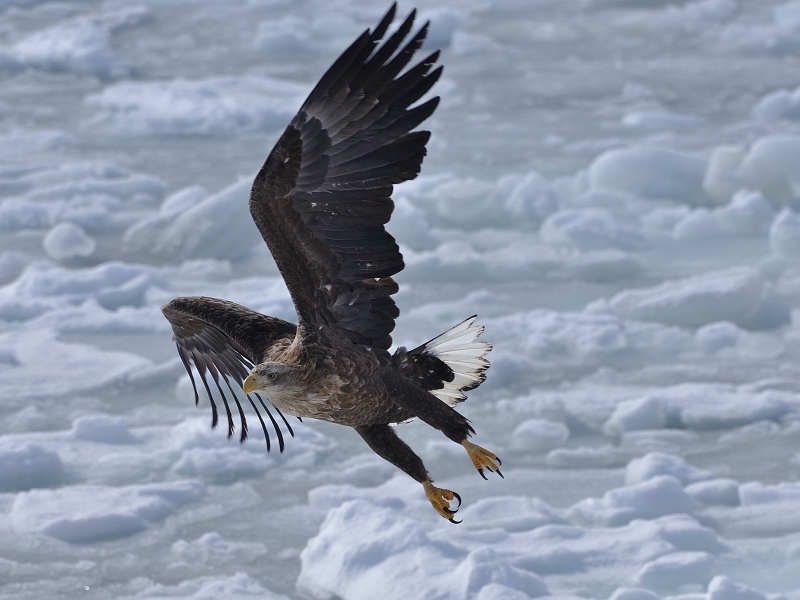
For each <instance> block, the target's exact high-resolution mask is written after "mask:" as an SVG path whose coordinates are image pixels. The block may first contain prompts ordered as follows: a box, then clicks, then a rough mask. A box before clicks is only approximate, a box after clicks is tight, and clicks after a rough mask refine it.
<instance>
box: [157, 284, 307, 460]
mask: <svg viewBox="0 0 800 600" xmlns="http://www.w3.org/2000/svg"><path fill="white" fill-rule="evenodd" d="M161 312H163V313H164V316H165V317H167V320H169V322H170V325H172V338H173V339H174V340H175V344H176V345H177V346H178V355H179V356H180V358H181V361H182V362H183V366H184V367H186V371H187V372H188V373H189V378H190V379H191V381H192V387H193V388H194V400H195V404H196V403H197V402H198V400H199V396H198V393H197V382H196V380H195V378H194V375H193V374H192V368H191V365H192V364H194V367H195V369H197V373H198V375H199V376H200V381H202V383H203V386H204V387H205V389H206V393H207V394H208V400H209V402H210V403H211V415H212V416H211V426H212V427H216V426H217V422H218V420H219V415H218V413H217V405H216V403H215V402H214V398H213V395H212V393H211V387H210V385H209V382H208V375H210V376H211V379H212V381H213V382H214V385H215V386H216V388H217V391H218V392H219V395H220V397H221V398H222V402H223V404H224V406H225V412H226V415H227V417H228V437H231V435H233V414H232V413H231V409H230V405H229V404H228V399H227V397H226V396H225V392H224V391H223V389H222V385H223V384H224V385H225V386H226V387H227V388H228V391H229V392H230V395H231V397H232V398H233V400H234V402H235V403H236V408H237V409H238V412H239V418H240V422H241V428H240V435H239V439H240V441H242V442H243V441H244V440H245V438H246V437H247V419H246V418H245V416H244V411H243V410H242V406H241V404H240V403H239V399H238V398H237V396H236V392H235V391H234V389H233V388H232V387H231V380H232V381H234V382H236V383H237V384H238V389H241V387H242V382H243V381H244V378H245V377H247V375H248V373H249V372H250V369H251V368H252V367H253V365H255V364H258V363H259V362H261V360H262V357H263V355H264V353H265V351H266V350H267V349H268V348H269V347H270V346H272V345H273V344H274V343H276V342H278V341H279V340H281V339H284V338H288V339H292V338H294V335H295V332H296V329H297V328H296V327H295V326H294V325H293V324H291V323H288V322H286V321H284V320H282V319H277V318H275V317H268V316H266V315H262V314H260V313H257V312H255V311H253V310H250V309H249V308H245V307H244V306H241V305H239V304H236V303H234V302H229V301H227V300H219V299H217V298H205V297H202V296H195V297H190V298H175V299H174V300H170V301H169V302H167V303H166V304H165V305H164V306H162V307H161ZM256 397H257V398H258V400H259V402H260V403H261V406H262V408H263V409H264V410H265V411H266V413H267V415H268V416H269V418H270V420H271V421H272V425H273V426H274V427H275V433H276V434H277V436H278V443H279V446H280V450H281V452H283V447H284V442H283V434H282V433H281V430H280V427H278V423H277V422H276V421H275V419H274V417H273V416H272V413H271V412H270V411H269V409H268V408H267V406H266V404H264V401H263V400H262V399H261V397H260V396H258V395H257V394H256ZM247 399H248V400H249V401H250V404H251V405H252V406H253V410H255V412H256V415H258V419H259V421H260V422H261V427H262V429H263V430H264V438H265V440H266V442H267V450H269V449H270V438H269V433H268V432H267V426H266V424H265V423H264V419H263V418H262V417H261V413H260V412H259V410H258V408H257V407H256V404H255V402H253V399H252V398H250V395H249V394H248V396H247ZM275 410H278V409H277V407H276V408H275ZM278 414H280V416H281V417H282V418H283V422H284V424H285V425H286V428H287V429H288V431H289V432H290V433H291V434H292V435H294V432H293V431H292V427H291V426H290V425H289V423H288V421H286V418H285V417H283V414H282V413H281V412H280V411H278Z"/></svg>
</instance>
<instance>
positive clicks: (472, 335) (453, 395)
mask: <svg viewBox="0 0 800 600" xmlns="http://www.w3.org/2000/svg"><path fill="white" fill-rule="evenodd" d="M477 318H478V316H477V315H472V316H471V317H470V318H469V319H466V320H464V321H462V322H461V323H459V324H458V325H456V326H455V327H452V328H451V329H448V330H447V331H445V332H444V333H442V334H441V335H438V336H436V337H435V338H433V339H432V340H430V341H429V342H426V343H425V344H423V345H422V346H419V347H418V348H415V349H414V350H412V351H411V352H409V355H412V356H413V355H415V354H429V355H433V356H435V357H436V358H438V359H439V360H441V361H442V362H443V363H445V364H446V365H447V366H448V367H450V368H451V369H452V370H453V380H452V381H444V382H443V383H444V386H443V387H441V388H439V389H434V390H430V393H431V394H433V395H434V396H436V397H437V398H439V400H441V401H442V402H444V403H445V404H448V405H449V406H455V405H456V404H458V403H459V402H463V401H464V400H465V399H466V397H467V396H466V395H465V394H464V392H468V391H469V390H472V389H475V388H476V387H478V386H479V385H480V384H482V383H483V382H484V381H486V374H485V373H484V371H486V369H488V368H489V361H488V360H486V359H485V358H484V357H485V356H486V355H487V354H489V351H490V350H491V349H492V345H491V344H489V343H488V342H478V341H476V340H477V339H478V337H479V336H480V335H481V334H482V333H483V329H484V327H483V325H475V320H476V319H477Z"/></svg>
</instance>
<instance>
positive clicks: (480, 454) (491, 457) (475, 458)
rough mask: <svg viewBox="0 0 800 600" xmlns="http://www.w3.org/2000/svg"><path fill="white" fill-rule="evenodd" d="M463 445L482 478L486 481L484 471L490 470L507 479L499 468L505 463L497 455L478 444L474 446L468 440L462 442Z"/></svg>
mask: <svg viewBox="0 0 800 600" xmlns="http://www.w3.org/2000/svg"><path fill="white" fill-rule="evenodd" d="M461 445H462V446H464V448H466V449H467V454H468V455H469V459H470V460H471V461H472V464H473V465H474V466H475V468H476V469H477V470H478V473H480V476H481V477H483V478H484V479H486V475H484V473H483V470H484V469H488V470H489V471H493V472H495V473H497V474H498V475H500V477H502V478H503V479H505V477H503V474H502V473H501V472H500V469H499V468H498V467H499V466H500V465H501V464H503V463H502V461H501V460H500V459H499V458H497V456H496V455H495V454H493V453H492V452H489V451H488V450H487V449H486V448H481V447H480V446H478V445H477V444H473V443H472V442H470V441H469V440H466V439H465V440H464V441H462V442H461ZM494 461H497V464H495V462H494Z"/></svg>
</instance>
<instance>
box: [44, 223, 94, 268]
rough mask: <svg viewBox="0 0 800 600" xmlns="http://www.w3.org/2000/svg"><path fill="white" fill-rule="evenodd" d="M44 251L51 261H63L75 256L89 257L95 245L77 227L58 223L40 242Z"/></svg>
mask: <svg viewBox="0 0 800 600" xmlns="http://www.w3.org/2000/svg"><path fill="white" fill-rule="evenodd" d="M42 245H43V246H44V251H45V252H46V253H47V256H49V257H50V258H52V259H53V260H64V259H65V258H73V257H75V256H83V257H86V256H89V255H91V254H92V252H94V249H95V246H96V243H95V241H94V240H93V239H92V238H91V237H89V236H88V235H86V232H85V231H84V230H83V229H82V228H81V227H79V226H78V225H73V224H72V223H59V224H58V225H56V226H55V227H53V228H52V229H51V230H50V231H48V232H47V235H45V236H44V239H43V240H42Z"/></svg>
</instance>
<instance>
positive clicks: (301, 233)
mask: <svg viewBox="0 0 800 600" xmlns="http://www.w3.org/2000/svg"><path fill="white" fill-rule="evenodd" d="M395 10H396V6H392V8H391V9H390V10H389V12H388V13H387V14H386V16H385V17H384V18H383V19H382V20H381V22H380V23H379V24H378V26H377V27H376V28H375V29H374V30H373V31H365V32H364V33H363V34H362V35H361V36H360V37H359V38H358V39H357V40H356V41H355V42H354V43H353V44H352V45H351V46H350V47H349V48H348V49H347V50H345V52H344V53H343V54H342V55H341V56H340V57H339V58H338V59H337V60H336V62H335V63H334V64H333V66H332V67H331V68H330V69H329V70H328V72H327V73H325V75H323V77H322V79H321V80H320V82H319V83H318V84H317V86H316V87H315V88H314V90H313V91H312V92H311V94H310V95H309V97H308V99H307V100H306V101H305V103H304V104H303V106H302V108H301V109H300V112H298V113H297V115H296V116H295V117H294V119H292V121H291V123H290V124H289V126H288V127H287V128H286V130H285V131H284V133H283V135H282V136H281V138H280V140H278V143H277V144H276V145H275V147H274V148H273V150H272V152H271V153H270V155H269V157H268V158H267V160H266V162H265V163H264V166H263V167H262V168H261V171H260V172H259V173H258V175H257V176H256V179H255V181H254V182H253V187H252V190H251V192H250V212H251V214H252V216H253V220H254V221H255V223H256V225H257V226H258V228H259V230H260V231H261V235H262V236H263V237H264V240H265V241H266V243H267V246H268V247H269V249H270V251H271V252H272V256H273V257H274V259H275V262H276V263H277V265H278V268H279V269H280V271H281V274H282V275H283V278H284V280H285V281H286V286H287V287H288V288H289V293H290V294H291V296H292V300H293V301H294V304H295V308H296V310H297V315H298V323H299V326H300V328H301V331H302V332H303V334H304V335H314V334H315V333H316V332H317V331H318V330H319V328H321V327H337V328H339V329H340V330H341V331H342V332H343V333H344V334H345V335H347V337H348V338H350V339H351V340H352V341H354V342H356V343H360V344H366V345H369V346H373V347H375V348H382V349H385V348H388V347H389V346H390V345H391V336H390V335H389V334H390V333H391V332H392V330H393V329H394V319H395V318H396V317H397V316H398V314H399V311H398V309H397V306H396V305H395V303H394V300H393V299H392V298H391V295H392V294H394V293H395V292H397V284H396V283H395V282H394V280H393V279H392V277H391V276H392V275H394V274H395V273H397V272H399V271H401V270H402V269H403V266H404V265H403V257H402V255H401V254H400V251H399V248H398V247H397V244H396V243H395V240H394V238H393V237H392V236H391V235H389V234H388V233H387V232H386V230H385V229H384V224H385V223H386V222H388V221H389V218H390V216H391V214H392V210H393V208H394V203H393V202H392V199H391V194H392V185H393V184H396V183H400V182H403V181H406V180H408V179H413V178H414V177H416V176H417V174H418V173H419V170H420V166H421V164H422V159H423V157H424V156H425V144H426V142H427V141H428V138H429V137H430V132H428V131H415V132H412V131H411V130H412V129H413V128H414V127H416V126H417V125H419V124H420V123H421V122H422V121H423V120H425V119H426V118H427V117H428V116H430V114H431V113H432V112H433V111H434V109H435V108H436V105H437V104H438V101H439V98H438V97H437V98H433V99H431V100H429V101H427V102H425V103H424V104H421V105H419V106H417V107H415V108H409V106H410V105H411V104H413V103H414V102H416V101H417V100H419V99H420V98H421V97H422V96H423V95H424V94H425V93H426V92H427V91H428V90H429V89H430V88H431V86H432V85H433V84H434V83H435V82H436V80H437V79H438V78H439V75H440V74H441V67H439V68H436V69H434V70H431V69H432V67H433V65H434V62H435V61H436V59H437V58H438V55H439V53H438V52H434V53H433V54H431V55H430V56H428V57H427V58H425V59H423V60H422V61H421V62H420V63H419V64H417V65H416V66H414V67H412V68H410V69H408V70H407V71H405V72H404V73H402V74H401V72H402V71H403V69H404V68H405V67H406V65H407V64H408V63H409V61H410V60H411V58H412V57H413V55H414V52H415V51H416V50H418V49H419V48H420V46H421V45H422V43H423V41H424V39H425V35H426V33H427V23H426V24H425V25H424V26H423V27H422V28H421V29H420V30H419V31H418V32H417V33H416V34H415V35H413V36H412V37H411V38H410V40H409V41H407V42H406V43H405V45H403V43H404V40H405V38H406V37H407V36H408V35H409V33H410V32H411V29H412V26H413V23H414V17H415V13H414V12H412V13H411V14H410V15H409V16H408V18H407V19H406V20H405V21H404V22H403V23H402V24H401V25H400V26H399V28H398V29H397V30H396V31H395V32H394V33H393V34H392V35H391V36H389V37H388V38H387V39H386V40H385V41H384V42H383V43H382V44H380V45H379V42H380V40H381V39H382V38H383V36H384V35H385V34H386V31H387V29H388V27H389V24H390V23H391V22H392V19H393V18H394V14H395ZM401 46H402V47H401Z"/></svg>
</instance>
